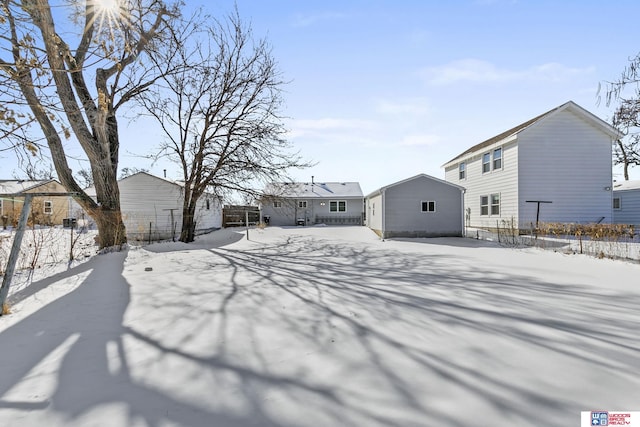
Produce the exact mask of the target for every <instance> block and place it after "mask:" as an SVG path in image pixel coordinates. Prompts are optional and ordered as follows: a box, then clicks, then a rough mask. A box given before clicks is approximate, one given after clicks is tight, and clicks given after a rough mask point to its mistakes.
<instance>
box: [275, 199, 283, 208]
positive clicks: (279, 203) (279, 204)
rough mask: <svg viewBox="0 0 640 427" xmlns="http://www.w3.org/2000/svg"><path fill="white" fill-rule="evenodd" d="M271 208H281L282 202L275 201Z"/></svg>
mask: <svg viewBox="0 0 640 427" xmlns="http://www.w3.org/2000/svg"><path fill="white" fill-rule="evenodd" d="M273 207H274V208H281V207H282V202H281V201H279V200H276V201H274V202H273Z"/></svg>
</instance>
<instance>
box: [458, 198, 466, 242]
mask: <svg viewBox="0 0 640 427" xmlns="http://www.w3.org/2000/svg"><path fill="white" fill-rule="evenodd" d="M466 191H467V190H466V189H464V188H463V189H462V191H461V192H460V201H461V204H462V237H467V233H466V231H467V228H466V226H465V218H464V216H465V210H464V193H465V192H466Z"/></svg>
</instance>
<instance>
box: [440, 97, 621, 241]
mask: <svg viewBox="0 0 640 427" xmlns="http://www.w3.org/2000/svg"><path fill="white" fill-rule="evenodd" d="M618 137H619V133H618V131H617V130H616V129H615V128H613V127H612V126H611V125H609V124H608V123H606V122H605V121H603V120H602V119H600V118H598V117H597V116H595V115H594V114H592V113H590V112H589V111H587V110H585V109H584V108H582V107H580V106H579V105H577V104H575V103H574V102H572V101H569V102H567V103H565V104H563V105H560V106H559V107H557V108H554V109H553V110H551V111H548V112H546V113H544V114H541V115H540V116H537V117H534V118H533V119H531V120H529V121H527V122H525V123H522V124H520V125H518V126H516V127H514V128H512V129H509V130H507V131H506V132H503V133H501V134H499V135H497V136H495V137H493V138H490V139H488V140H486V141H483V142H481V143H480V144H477V145H474V146H473V147H471V148H469V149H468V150H466V151H464V152H463V153H461V154H459V155H457V156H456V157H454V158H453V159H451V160H450V161H449V162H447V163H445V164H444V165H443V167H444V168H445V179H446V181H449V182H451V183H454V184H457V185H460V186H462V187H464V188H465V189H466V192H465V201H464V203H465V207H466V209H465V223H466V225H467V226H470V227H479V228H496V227H504V226H514V227H516V228H520V229H528V228H530V227H532V226H535V224H536V223H537V222H538V220H539V221H540V222H558V223H610V222H612V218H613V213H612V186H613V184H612V182H613V176H612V148H613V143H614V142H615V140H616V139H617V138H618Z"/></svg>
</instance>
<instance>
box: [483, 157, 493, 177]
mask: <svg viewBox="0 0 640 427" xmlns="http://www.w3.org/2000/svg"><path fill="white" fill-rule="evenodd" d="M489 172H491V153H484V154H483V155H482V173H489Z"/></svg>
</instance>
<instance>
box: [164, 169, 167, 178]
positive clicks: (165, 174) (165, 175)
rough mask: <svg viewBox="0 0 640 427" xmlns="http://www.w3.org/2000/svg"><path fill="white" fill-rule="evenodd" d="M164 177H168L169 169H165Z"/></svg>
mask: <svg viewBox="0 0 640 427" xmlns="http://www.w3.org/2000/svg"><path fill="white" fill-rule="evenodd" d="M164 177H165V178H166V177H167V170H166V169H164Z"/></svg>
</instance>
